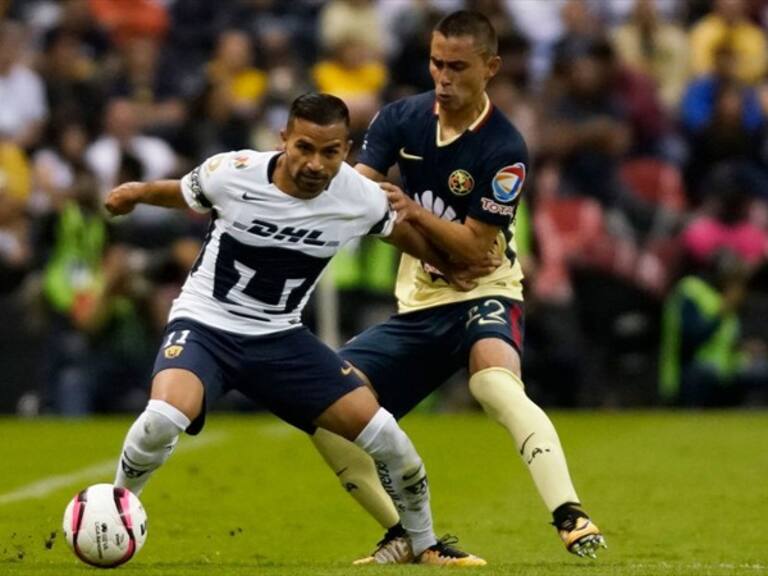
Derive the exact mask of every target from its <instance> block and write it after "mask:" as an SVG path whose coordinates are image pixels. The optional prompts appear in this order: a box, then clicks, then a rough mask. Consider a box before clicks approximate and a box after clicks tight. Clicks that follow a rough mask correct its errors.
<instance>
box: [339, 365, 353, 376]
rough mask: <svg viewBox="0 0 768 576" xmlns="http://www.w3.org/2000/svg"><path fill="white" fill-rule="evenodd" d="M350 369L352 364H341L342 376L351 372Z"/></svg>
mask: <svg viewBox="0 0 768 576" xmlns="http://www.w3.org/2000/svg"><path fill="white" fill-rule="evenodd" d="M352 370H353V368H352V366H342V368H341V374H342V375H343V376H349V375H350V374H352Z"/></svg>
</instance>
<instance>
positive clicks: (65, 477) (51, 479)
mask: <svg viewBox="0 0 768 576" xmlns="http://www.w3.org/2000/svg"><path fill="white" fill-rule="evenodd" d="M226 436H227V434H225V433H223V432H218V433H217V432H212V433H210V434H207V435H205V436H201V437H200V438H195V439H194V440H193V441H191V442H189V441H188V442H182V443H181V444H180V445H179V451H180V452H188V451H192V450H197V449H198V448H203V447H205V446H209V445H211V444H217V443H219V442H221V441H222V440H224V438H225V437H226ZM116 464H117V459H116V458H110V459H109V460H104V461H102V462H99V463H98V464H94V465H92V466H88V467H87V468H83V469H81V470H78V471H77V472H72V473H70V474H56V475H55V476H47V477H45V478H43V479H42V480H38V481H37V482H32V483H31V484H27V485H26V486H22V487H21V488H18V489H17V490H14V491H13V492H7V493H5V494H0V506H4V505H5V504H12V503H14V502H19V501H21V500H29V499H32V498H44V497H45V496H48V494H51V493H52V492H55V491H56V490H59V489H61V488H66V487H67V486H72V485H74V484H78V483H80V482H87V481H93V480H94V479H96V478H99V477H101V476H104V475H105V474H110V473H112V472H113V471H114V470H115V466H116Z"/></svg>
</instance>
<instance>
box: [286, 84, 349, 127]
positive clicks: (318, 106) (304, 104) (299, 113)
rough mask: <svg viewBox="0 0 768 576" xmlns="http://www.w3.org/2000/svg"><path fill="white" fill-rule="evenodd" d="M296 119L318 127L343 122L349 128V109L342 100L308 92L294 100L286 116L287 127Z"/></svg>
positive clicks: (328, 95)
mask: <svg viewBox="0 0 768 576" xmlns="http://www.w3.org/2000/svg"><path fill="white" fill-rule="evenodd" d="M296 118H301V119H302V120H307V121H308V122H312V123H313V124H317V125H319V126H328V125H330V124H336V123H337V122H343V123H344V125H345V126H346V127H347V128H349V108H347V105H346V104H345V103H344V100H342V99H341V98H337V97H336V96H331V95H330V94H320V93H317V92H309V93H308V94H302V95H301V96H299V97H298V98H296V99H295V100H294V101H293V103H292V104H291V111H290V112H289V114H288V126H291V125H292V124H293V121H294V120H295V119H296Z"/></svg>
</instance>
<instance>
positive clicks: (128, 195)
mask: <svg viewBox="0 0 768 576" xmlns="http://www.w3.org/2000/svg"><path fill="white" fill-rule="evenodd" d="M143 186H144V184H143V183H142V182H126V183H125V184H120V186H118V187H117V188H113V189H112V190H111V191H110V193H109V194H108V195H107V199H106V200H105V201H104V207H105V208H106V209H107V211H108V212H109V213H110V214H112V215H113V216H120V215H122V214H128V213H129V212H131V211H132V210H133V208H134V207H135V206H136V204H138V203H139V201H140V199H141V192H142V187H143Z"/></svg>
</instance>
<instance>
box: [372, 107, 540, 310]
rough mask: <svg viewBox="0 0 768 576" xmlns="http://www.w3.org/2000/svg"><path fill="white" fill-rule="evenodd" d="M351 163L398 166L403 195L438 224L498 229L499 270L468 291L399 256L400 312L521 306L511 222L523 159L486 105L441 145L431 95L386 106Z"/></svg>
mask: <svg viewBox="0 0 768 576" xmlns="http://www.w3.org/2000/svg"><path fill="white" fill-rule="evenodd" d="M358 162H360V163H362V164H365V165H366V166H370V167H371V168H373V169H374V170H377V171H378V172H380V173H382V174H386V173H387V172H388V170H389V168H390V167H391V166H392V165H393V164H395V163H397V164H398V166H399V168H400V173H401V176H402V180H403V188H404V189H405V192H406V194H408V196H410V197H411V198H413V199H414V200H415V201H416V202H418V203H419V204H420V205H421V206H423V207H424V208H425V209H427V210H430V211H431V212H432V213H433V214H435V215H436V216H438V217H440V218H443V219H445V220H449V221H455V222H462V223H463V222H464V220H465V219H466V218H467V216H469V217H471V218H474V219H476V220H479V221H481V222H485V223H487V224H492V225H495V226H498V227H499V235H498V238H497V241H496V248H495V250H497V251H498V253H499V254H500V255H502V265H501V266H500V267H499V268H497V269H496V270H495V271H494V272H493V273H491V274H489V275H488V276H484V277H483V278H479V279H478V286H477V287H476V288H475V289H474V290H472V291H470V292H460V291H458V290H455V289H454V288H453V287H451V286H450V285H449V284H448V283H447V282H446V281H445V280H444V278H443V277H442V276H441V275H440V274H439V273H437V271H436V270H434V268H431V267H430V266H429V265H427V264H424V263H423V262H420V261H419V260H417V259H415V258H413V257H411V256H409V255H407V254H403V256H402V259H401V261H400V270H399V271H398V277H397V287H396V290H395V294H396V296H397V299H398V304H399V310H400V312H409V311H412V310H419V309H422V308H429V307H431V306H440V305H443V304H450V303H453V302H460V301H464V300H471V299H475V298H482V297H486V296H505V297H508V298H513V299H515V300H522V297H523V295H522V284H521V282H522V279H523V273H522V269H521V268H520V263H519V262H518V261H517V257H516V253H515V252H516V245H515V239H514V218H515V212H516V210H517V204H518V202H519V199H520V192H521V190H522V187H523V183H524V182H525V176H526V171H527V170H528V152H527V149H526V146H525V142H524V141H523V138H522V136H521V135H520V133H519V132H518V131H517V129H516V128H515V127H514V126H513V125H512V124H511V123H510V122H509V120H507V119H506V117H505V116H504V115H503V114H502V113H501V112H500V111H499V110H497V109H496V108H495V107H494V106H493V104H491V102H490V100H488V99H487V98H486V106H485V109H484V110H483V112H482V114H480V116H479V117H478V119H477V120H476V121H475V122H474V123H473V124H472V125H471V126H470V127H469V128H468V129H467V130H466V131H465V132H464V133H462V134H460V135H459V136H457V137H455V138H451V139H447V140H442V139H441V136H440V130H439V126H438V104H437V102H436V101H435V94H434V92H426V93H423V94H418V95H416V96H412V97H409V98H404V99H402V100H398V101H396V102H393V103H392V104H389V105H387V106H385V107H384V108H383V109H382V110H381V111H380V112H379V114H378V115H377V116H376V117H375V118H374V119H373V121H372V122H371V125H370V126H369V128H368V132H367V134H366V136H365V141H364V142H363V147H362V151H361V153H360V156H359V157H358Z"/></svg>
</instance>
